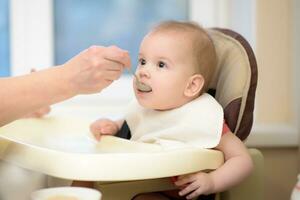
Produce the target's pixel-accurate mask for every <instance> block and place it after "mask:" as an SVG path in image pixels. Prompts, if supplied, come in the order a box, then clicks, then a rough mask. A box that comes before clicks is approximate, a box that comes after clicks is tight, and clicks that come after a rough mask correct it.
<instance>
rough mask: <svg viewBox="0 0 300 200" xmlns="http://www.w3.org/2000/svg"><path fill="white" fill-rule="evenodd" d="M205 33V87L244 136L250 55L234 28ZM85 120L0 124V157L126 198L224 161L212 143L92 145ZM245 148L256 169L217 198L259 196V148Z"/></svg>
mask: <svg viewBox="0 0 300 200" xmlns="http://www.w3.org/2000/svg"><path fill="white" fill-rule="evenodd" d="M208 32H209V33H210V35H211V38H212V40H213V42H214V44H215V47H216V51H217V57H218V66H217V70H216V73H215V75H214V78H213V81H212V82H211V84H210V90H209V92H210V93H211V94H212V95H213V96H215V98H216V99H217V100H218V101H219V103H220V104H221V105H222V107H223V108H224V118H225V120H226V122H227V124H228V126H229V128H230V129H231V130H232V132H233V133H235V134H236V135H237V136H238V137H239V138H240V139H241V140H245V139H246V138H247V136H248V135H249V133H250V130H251V127H252V120H253V108H254V98H255V90H256V83H257V68H256V60H255V56H254V54H253V52H252V50H251V47H250V45H249V44H248V43H247V42H246V40H245V39H244V38H243V37H241V36H240V35H239V34H237V33H235V32H233V31H231V30H226V29H208ZM90 123H91V122H90V121H87V120H83V119H80V118H79V119H77V118H68V119H67V118H51V117H50V118H45V119H24V120H18V121H16V122H13V123H11V124H8V125H6V126H4V127H1V128H0V158H1V159H2V160H4V161H5V162H7V163H12V164H14V165H15V166H20V167H22V168H25V169H29V170H32V171H35V172H40V173H44V174H47V175H50V176H54V177H57V178H62V179H65V180H86V181H96V184H95V187H96V189H99V190H100V191H101V193H102V195H103V200H130V199H132V198H133V197H134V196H136V195H137V194H140V193H146V192H154V191H164V190H170V189H175V187H174V185H173V184H172V183H171V181H170V177H172V176H177V175H181V174H187V173H192V172H197V171H200V170H205V171H209V170H214V169H217V168H218V167H219V166H221V165H222V164H223V162H224V158H223V154H222V152H219V151H216V150H212V149H196V148H185V149H180V150H166V151H162V150H161V148H159V147H158V146H157V145H153V144H143V143H138V142H134V141H129V140H126V139H122V138H117V137H111V136H106V137H103V139H102V140H101V141H100V142H99V143H96V144H95V142H94V141H92V139H91V138H88V137H87V132H88V127H89V124H90ZM129 135H130V133H129V131H128V129H126V127H123V130H122V132H120V133H119V136H121V137H125V138H128V136H129ZM249 151H250V154H251V156H252V158H253V162H254V166H255V169H254V172H253V173H252V175H251V176H250V177H249V178H247V180H245V181H244V182H243V183H242V184H240V185H239V186H237V187H234V188H233V189H231V190H229V191H226V192H223V193H221V194H220V195H219V197H220V198H221V199H222V200H236V199H243V200H247V199H256V200H262V199H263V191H262V190H263V187H262V184H263V181H262V178H263V176H262V175H263V174H262V169H263V158H262V154H261V153H260V152H259V151H258V150H255V149H250V150H249ZM0 178H1V177H0ZM0 182H1V180H0ZM69 183H70V181H69ZM69 183H68V184H69ZM40 187H45V185H41V186H40ZM0 195H1V194H0Z"/></svg>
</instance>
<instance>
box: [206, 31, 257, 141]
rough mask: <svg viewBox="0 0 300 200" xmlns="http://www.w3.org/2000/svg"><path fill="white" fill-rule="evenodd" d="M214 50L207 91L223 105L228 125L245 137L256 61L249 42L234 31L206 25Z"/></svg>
mask: <svg viewBox="0 0 300 200" xmlns="http://www.w3.org/2000/svg"><path fill="white" fill-rule="evenodd" d="M207 31H208V32H209V34H210V36H211V38H212V40H213V42H214V45H215V48H216V52H217V58H218V64H217V69H216V72H215V74H214V77H213V80H212V82H211V83H210V85H209V88H210V89H209V93H211V94H213V95H214V96H215V98H216V99H217V100H218V102H219V103H220V104H221V105H222V107H223V108H224V118H225V121H226V122H227V124H228V126H229V128H230V129H231V130H232V132H233V133H235V134H236V135H237V136H238V137H239V138H240V139H241V140H245V139H246V138H247V137H248V135H249V133H250V130H251V127H252V123H253V110H254V99H255V90H256V85H257V63H256V59H255V56H254V53H253V51H252V48H251V46H250V44H249V43H248V42H247V41H246V40H245V39H244V38H243V37H242V36H241V35H240V34H238V33H236V32H234V31H232V30H228V29H221V28H213V29H207Z"/></svg>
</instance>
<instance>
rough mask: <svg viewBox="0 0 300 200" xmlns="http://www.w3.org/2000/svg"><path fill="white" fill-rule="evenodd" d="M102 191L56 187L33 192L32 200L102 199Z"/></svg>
mask: <svg viewBox="0 0 300 200" xmlns="http://www.w3.org/2000/svg"><path fill="white" fill-rule="evenodd" d="M100 199H101V193H100V192H99V191H97V190H95V189H90V188H83V187H54V188H45V189H40V190H37V191H35V192H33V193H32V194H31V200H100Z"/></svg>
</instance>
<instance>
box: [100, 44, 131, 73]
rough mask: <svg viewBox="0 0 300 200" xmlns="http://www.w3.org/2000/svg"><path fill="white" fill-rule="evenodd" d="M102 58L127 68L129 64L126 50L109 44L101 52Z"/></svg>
mask: <svg viewBox="0 0 300 200" xmlns="http://www.w3.org/2000/svg"><path fill="white" fill-rule="evenodd" d="M103 54H104V55H103V56H104V58H106V59H108V60H112V61H115V62H118V63H121V64H122V65H124V66H125V67H127V68H129V67H130V65H131V61H130V56H129V53H128V51H125V50H123V49H120V48H119V47H117V46H110V47H108V48H106V49H105V51H104V52H103Z"/></svg>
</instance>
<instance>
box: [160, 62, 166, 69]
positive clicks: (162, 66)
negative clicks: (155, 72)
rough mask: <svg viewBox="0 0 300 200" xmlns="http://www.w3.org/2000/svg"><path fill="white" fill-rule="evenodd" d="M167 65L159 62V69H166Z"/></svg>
mask: <svg viewBox="0 0 300 200" xmlns="http://www.w3.org/2000/svg"><path fill="white" fill-rule="evenodd" d="M166 66H167V65H166V63H164V62H162V61H159V62H158V67H159V68H164V67H166Z"/></svg>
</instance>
